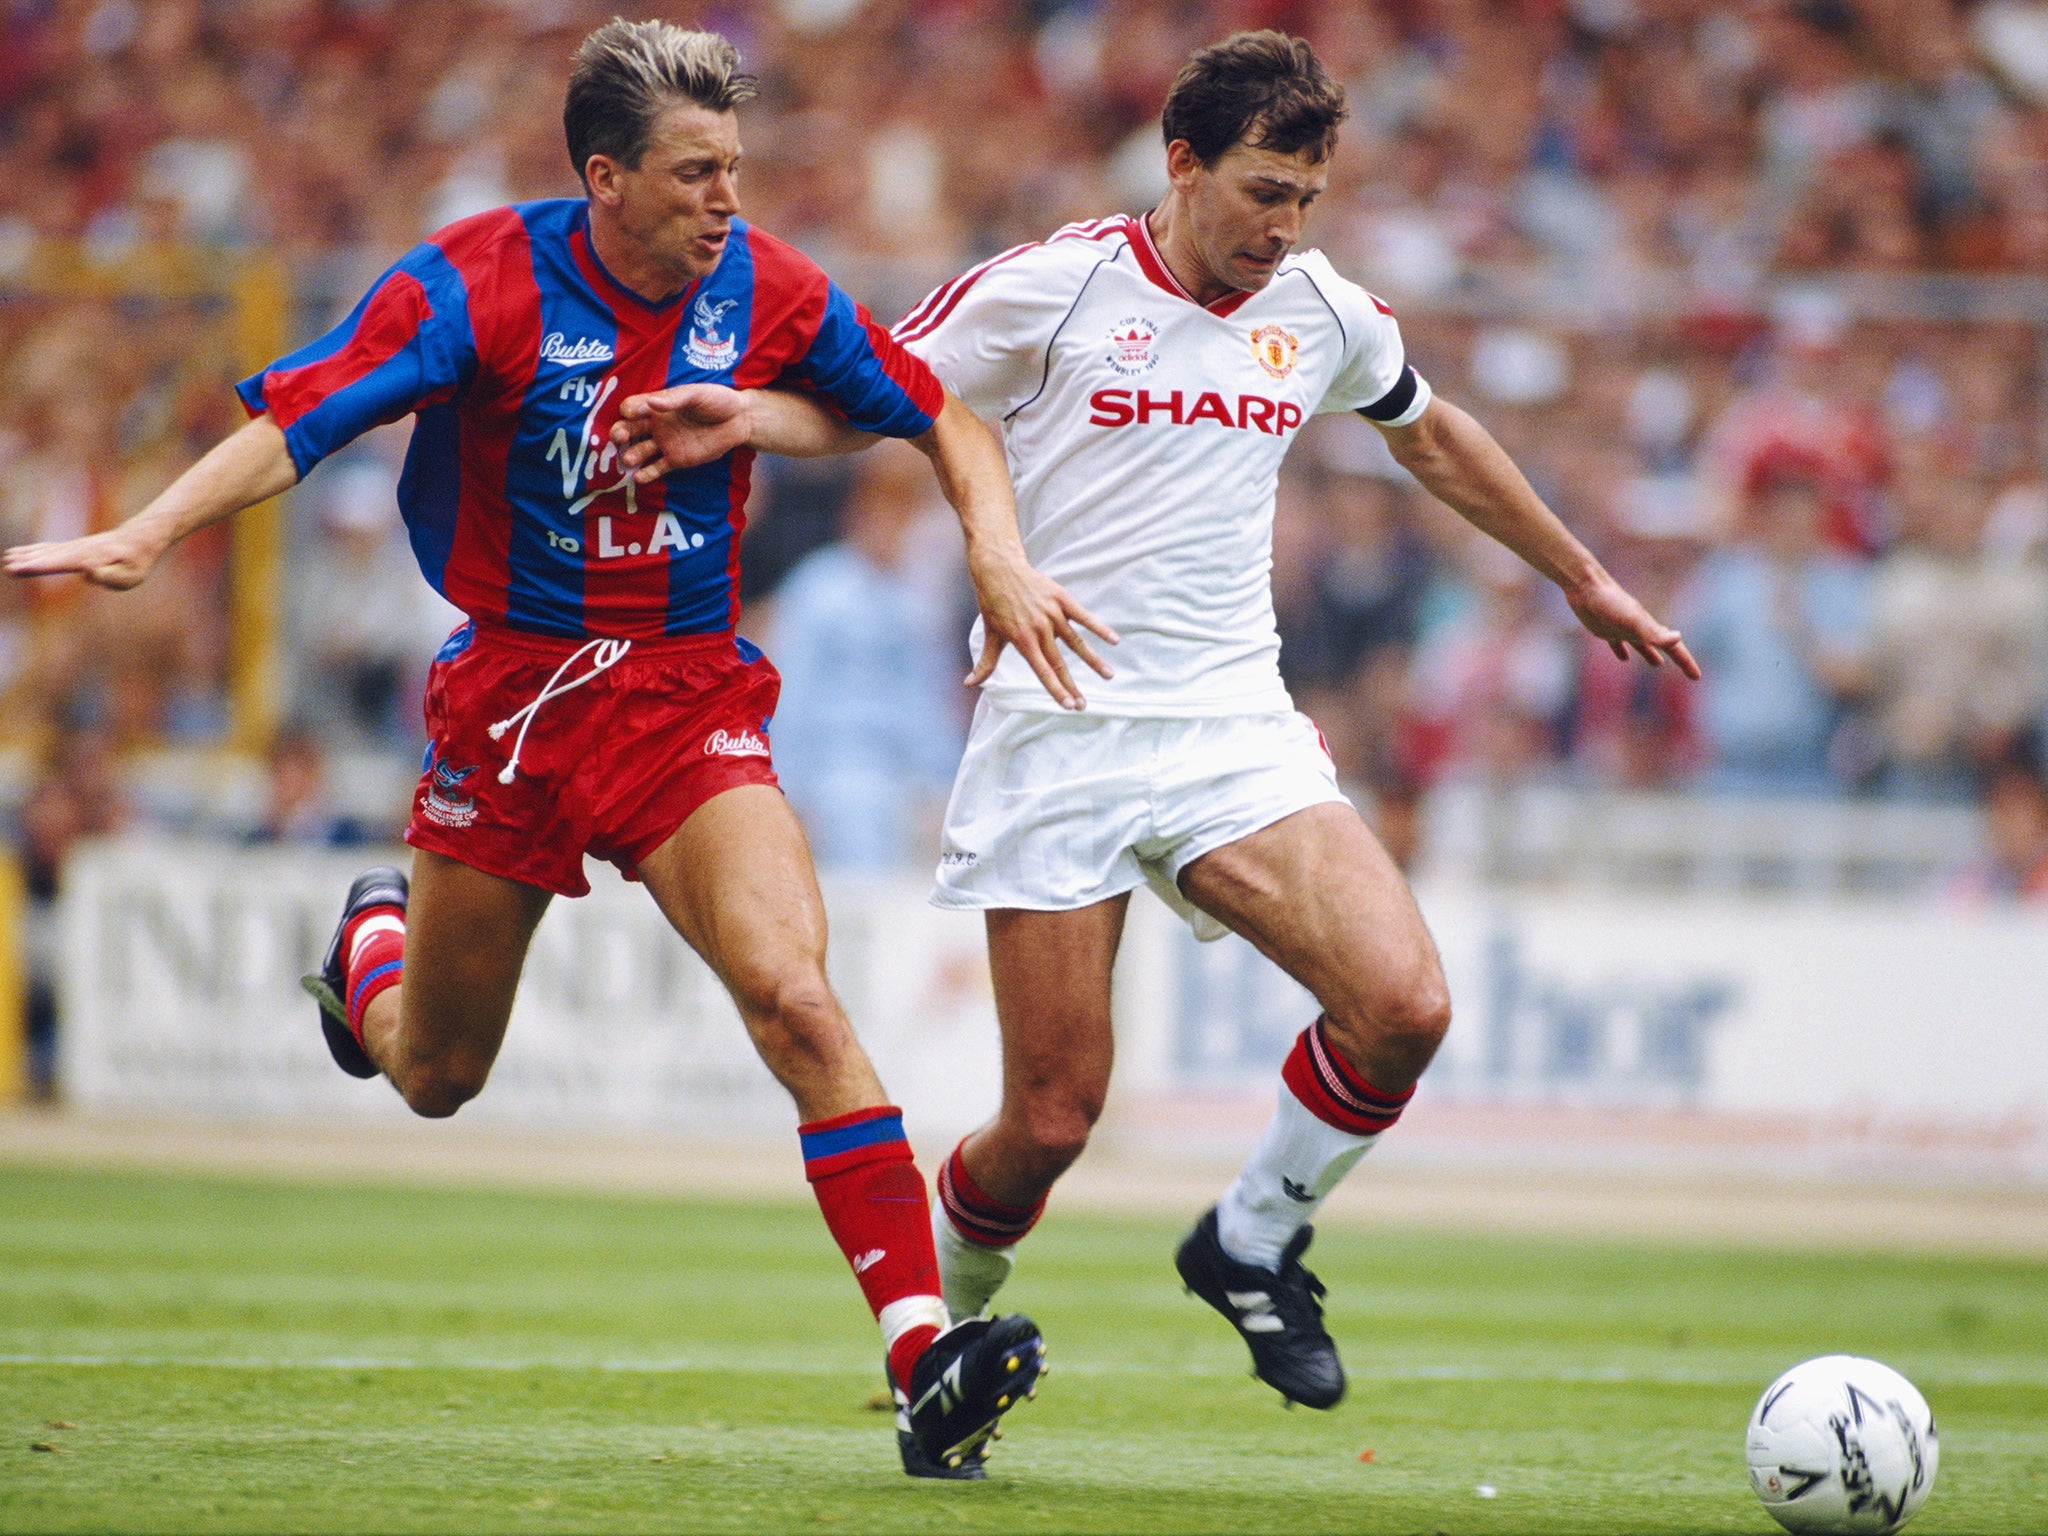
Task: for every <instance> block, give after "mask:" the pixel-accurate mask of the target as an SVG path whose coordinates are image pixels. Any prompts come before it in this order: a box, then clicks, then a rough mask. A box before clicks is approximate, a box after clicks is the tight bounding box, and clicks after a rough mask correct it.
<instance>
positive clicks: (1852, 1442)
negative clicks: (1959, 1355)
mask: <svg viewBox="0 0 2048 1536" xmlns="http://www.w3.org/2000/svg"><path fill="white" fill-rule="evenodd" d="M1747 1449H1748V1452H1749V1482H1750V1486H1751V1487H1752V1488H1754V1489H1756V1496H1757V1497H1758V1498H1760V1499H1762V1500H1763V1501H1764V1508H1765V1509H1767V1510H1769V1511H1770V1512H1771V1514H1772V1515H1773V1516H1774V1517H1775V1518H1776V1519H1777V1522H1778V1524H1780V1525H1782V1526H1784V1527H1785V1529H1786V1530H1788V1531H1801V1532H1806V1531H1814V1532H1836V1531H1854V1532H1870V1533H1881V1532H1885V1531H1896V1530H1897V1529H1898V1528H1899V1527H1900V1526H1902V1525H1904V1524H1905V1523H1906V1522H1907V1521H1908V1520H1910V1519H1912V1518H1913V1515H1914V1513H1915V1512H1916V1511H1917V1510H1918V1509H1919V1508H1920V1506H1921V1505H1922V1504H1924V1503H1926V1502H1927V1493H1928V1490H1929V1489H1931V1488H1932V1487H1933V1486H1934V1468H1935V1464H1936V1462H1937V1461H1938V1460H1939V1459H1940V1450H1941V1445H1940V1441H1939V1440H1938V1439H1937V1438H1936V1435H1935V1430H1934V1416H1933V1415H1932V1414H1931V1413H1929V1412H1928V1411H1927V1400H1926V1399H1925V1398H1923V1397H1922V1396H1921V1395H1920V1394H1919V1392H1918V1391H1916V1390H1915V1389H1914V1386H1913V1383H1911V1382H1910V1381H1908V1380H1906V1378H1905V1377H1903V1376H1901V1375H1900V1374H1899V1373H1898V1372H1897V1371H1895V1370H1893V1369H1892V1368H1891V1367H1890V1366H1888V1365H1879V1364H1878V1363H1877V1362H1876V1361H1875V1360H1863V1359H1859V1358H1857V1357H1856V1356H1855V1355H1823V1356H1821V1357H1820V1358H1819V1359H1818V1360H1808V1361H1807V1362H1806V1363H1805V1364H1803V1365H1795V1366H1793V1367H1792V1369H1791V1370H1789V1371H1787V1372H1786V1373H1785V1374H1784V1375H1782V1376H1780V1377H1779V1378H1778V1379H1777V1380H1776V1381H1774V1382H1772V1383H1771V1384H1770V1387H1769V1388H1768V1389H1767V1390H1766V1391H1765V1392H1764V1395H1763V1396H1762V1397H1761V1398H1760V1399H1759V1400H1758V1401H1757V1405H1756V1412H1754V1413H1752V1414H1751V1415H1750V1416H1749V1436H1748V1441H1747Z"/></svg>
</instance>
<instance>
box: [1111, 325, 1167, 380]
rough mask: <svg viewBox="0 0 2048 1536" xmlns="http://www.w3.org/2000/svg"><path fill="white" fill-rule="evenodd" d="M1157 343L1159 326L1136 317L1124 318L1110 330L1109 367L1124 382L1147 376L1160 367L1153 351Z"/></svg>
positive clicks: (1157, 356)
mask: <svg viewBox="0 0 2048 1536" xmlns="http://www.w3.org/2000/svg"><path fill="white" fill-rule="evenodd" d="M1158 340H1159V327H1158V326H1156V325H1154V324H1153V323H1152V322H1151V321H1150V320H1146V319H1143V318H1141V317H1139V316H1137V315H1129V316H1126V317H1125V318H1124V319H1122V320H1119V321H1117V323H1116V324H1115V325H1113V326H1111V327H1110V329H1109V353H1108V357H1107V361H1108V363H1109V366H1110V367H1112V368H1114V369H1115V370H1116V371H1117V372H1118V373H1120V374H1122V375H1123V376H1124V377H1125V378H1127V379H1135V378H1136V377H1138V375H1139V374H1141V373H1150V372H1151V371H1152V370H1153V369H1154V368H1156V367H1157V366H1158V365H1159V354H1158V352H1157V351H1155V350H1154V348H1155V345H1156V344H1157V342H1158Z"/></svg>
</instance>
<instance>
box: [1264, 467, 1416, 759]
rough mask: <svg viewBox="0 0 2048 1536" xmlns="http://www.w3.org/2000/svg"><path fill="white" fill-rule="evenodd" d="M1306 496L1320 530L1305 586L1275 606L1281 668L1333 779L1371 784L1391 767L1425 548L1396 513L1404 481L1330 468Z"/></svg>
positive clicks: (1410, 523)
mask: <svg viewBox="0 0 2048 1536" xmlns="http://www.w3.org/2000/svg"><path fill="white" fill-rule="evenodd" d="M1368 430H1370V429H1368ZM1308 494H1309V495H1310V496H1312V497H1314V498H1315V499H1316V500H1317V502H1318V503H1319V505H1318V507H1317V511H1318V512H1319V513H1320V514H1321V516H1320V519H1319V521H1320V523H1321V537H1320V538H1319V539H1318V541H1317V544H1316V547H1315V548H1314V550H1313V552H1312V557H1311V558H1312V563H1311V564H1310V565H1309V566H1308V569H1307V575H1306V580H1305V583H1304V588H1305V590H1303V591H1301V592H1300V593H1298V594H1296V595H1294V597H1293V600H1292V601H1290V602H1287V603H1285V604H1282V605H1280V606H1279V608H1278V617H1279V621H1280V665H1281V670H1282V673H1283V674H1284V676H1285V677H1286V679H1287V684H1288V687H1289V689H1290V691H1291V692H1292V693H1293V694H1294V700H1295V704H1296V705H1297V706H1298V707H1299V708H1300V709H1301V710H1302V712H1303V713H1304V714H1307V715H1308V716H1309V717H1310V718H1311V719H1313V720H1315V721H1316V722H1317V724H1318V725H1319V726H1321V727H1322V730H1323V736H1324V740H1325V741H1326V743H1327V744H1328V746H1329V749H1330V755H1331V757H1332V758H1333V759H1334V760H1335V762H1336V764H1337V773H1338V777H1339V778H1340V779H1342V780H1344V781H1345V782H1347V783H1357V784H1369V783H1374V784H1376V783H1378V782H1380V781H1381V780H1382V779H1384V778H1385V777H1386V775H1387V773H1388V772H1389V770H1390V768H1391V761H1392V754H1393V739H1394V728H1395V722H1396V719H1397V717H1398V715H1399V711H1400V705H1401V683H1402V678H1403V677H1404V676H1405V674H1406V671H1407V665H1408V658H1409V653H1410V650H1411V649H1412V647H1413V646H1414V644H1415V636H1416V632H1417V629H1418V625H1419V619H1420V611H1421V605H1422V599H1423V594H1424V591H1425V589H1426V588H1427V586H1428V582H1429V575H1430V565H1431V559H1430V552H1429V550H1428V548H1427V547H1426V546H1425V545H1424V544H1423V542H1422V540H1421V538H1420V536H1419V535H1418V534H1417V532H1416V530H1415V526H1414V523H1413V520H1412V518H1409V517H1405V516H1403V515H1402V512H1403V508H1402V505H1401V504H1402V502H1403V501H1404V500H1405V499H1406V497H1407V496H1408V495H1410V494H1412V493H1411V492H1410V491H1408V490H1407V488H1405V487H1402V486H1399V485H1397V484H1395V483H1393V482H1391V481H1388V480H1385V479H1380V478H1377V477H1374V476H1369V475H1364V474H1353V473H1346V472H1344V471H1343V470H1340V469H1336V468H1331V469H1328V470H1326V471H1324V472H1323V473H1322V474H1320V475H1319V476H1317V477H1316V478H1315V479H1314V480H1312V481H1311V482H1310V485H1309V487H1308Z"/></svg>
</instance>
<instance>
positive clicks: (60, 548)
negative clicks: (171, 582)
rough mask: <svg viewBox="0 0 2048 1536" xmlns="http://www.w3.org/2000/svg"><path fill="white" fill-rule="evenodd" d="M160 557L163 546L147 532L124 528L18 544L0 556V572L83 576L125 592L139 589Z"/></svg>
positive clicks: (24, 574) (103, 585)
mask: <svg viewBox="0 0 2048 1536" xmlns="http://www.w3.org/2000/svg"><path fill="white" fill-rule="evenodd" d="M162 555H163V546H162V545H160V544H159V543H157V542H156V540H154V539H153V538H151V537H150V536H149V535H148V534H147V533H145V532H142V531H140V530H137V529H135V528H132V527H128V526H123V527H120V528H109V529H107V530H106V532H104V533H94V534H88V535H86V537H84V538H82V539H65V540H62V541H61V542H59V543H56V544H18V545H16V546H15V547H14V548H13V549H10V550H8V551H7V553H6V554H5V555H0V569H4V570H5V571H6V572H7V574H8V575H10V576H83V577H84V578H85V579H86V580H87V581H89V582H91V583H93V585H95V586H100V587H112V588H113V589H114V590H115V591H117V592H125V591H127V590H128V588H130V587H133V586H139V585H140V584H141V582H142V578H143V577H145V576H147V575H148V574H149V573H150V571H151V570H152V569H154V568H155V566H156V563H157V561H158V559H160V558H161V557H162Z"/></svg>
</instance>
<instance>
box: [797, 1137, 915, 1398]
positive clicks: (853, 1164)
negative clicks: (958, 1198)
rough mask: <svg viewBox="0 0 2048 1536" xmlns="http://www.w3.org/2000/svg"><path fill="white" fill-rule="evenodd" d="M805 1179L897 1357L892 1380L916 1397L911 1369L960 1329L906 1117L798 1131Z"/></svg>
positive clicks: (891, 1358)
mask: <svg viewBox="0 0 2048 1536" xmlns="http://www.w3.org/2000/svg"><path fill="white" fill-rule="evenodd" d="M797 1135H798V1137H799V1138H800V1139H801V1140H802V1142H803V1149H804V1177H805V1178H807V1179H809V1180H810V1181H811V1192H812V1193H813V1194H815V1195H816V1196H817V1197H818V1209H819V1210H821V1211H823V1212H824V1213H825V1225H826V1226H827V1227H829V1228H830V1229H831V1232H832V1237H833V1239H834V1241H836V1242H837V1243H838V1244H839V1251H840V1252H841V1253H843V1254H845V1255H846V1262H847V1263H848V1264H850V1265H852V1266H853V1277H854V1279H856V1280H858V1281H859V1282H860V1288H861V1293H862V1294H863V1295H864V1296H866V1297H867V1299H868V1307H869V1309H870V1310H872V1311H873V1312H874V1314H875V1320H876V1321H877V1322H879V1323H880V1324H881V1325H882V1339H883V1342H884V1343H885V1344H886V1345H887V1346H888V1350H889V1374H890V1376H891V1377H893V1378H894V1379H895V1382H896V1385H898V1386H899V1387H902V1388H904V1389H905V1390H908V1389H909V1386H910V1368H911V1366H912V1365H914V1364H916V1362H917V1357H918V1356H919V1355H921V1354H923V1353H924V1351H925V1347H926V1346H927V1345H929V1344H930V1343H931V1341H932V1340H933V1339H935V1338H937V1337H938V1336H939V1334H940V1333H941V1332H943V1331H944V1329H945V1327H946V1325H947V1323H948V1322H949V1321H950V1320H949V1319H948V1318H947V1316H946V1304H945V1303H944V1302H943V1301H941V1300H940V1299H939V1265H938V1261H937V1260H936V1259H935V1258H933V1257H932V1235H931V1230H930V1228H929V1227H927V1226H926V1225H925V1214H924V1176H923V1175H922V1174H920V1173H919V1172H918V1171H917V1164H916V1163H915V1162H914V1161H912V1159H911V1156H910V1143H909V1142H907V1141H905V1140H904V1139H903V1111H902V1110H900V1109H897V1108H896V1107H895V1106H893V1105H889V1104H883V1105H878V1106H876V1107H875V1108H873V1109H856V1110H854V1111H853V1112H852V1113H851V1114H845V1115H834V1116H833V1117H832V1118H831V1119H829V1120H813V1121H812V1122H811V1123H810V1124H809V1125H801V1126H798V1127H797Z"/></svg>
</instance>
